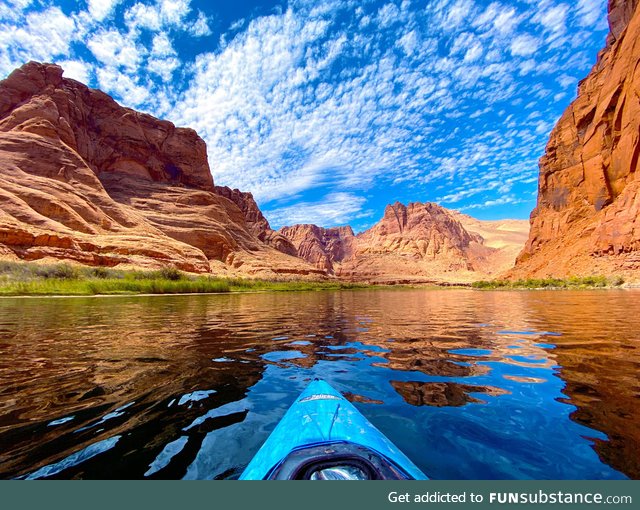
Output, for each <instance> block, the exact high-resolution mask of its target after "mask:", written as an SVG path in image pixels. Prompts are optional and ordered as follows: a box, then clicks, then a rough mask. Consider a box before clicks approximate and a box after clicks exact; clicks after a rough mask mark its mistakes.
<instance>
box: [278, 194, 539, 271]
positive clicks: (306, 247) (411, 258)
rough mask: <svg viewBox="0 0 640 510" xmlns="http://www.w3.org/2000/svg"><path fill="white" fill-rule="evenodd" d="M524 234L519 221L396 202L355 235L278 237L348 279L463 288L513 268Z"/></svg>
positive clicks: (317, 232)
mask: <svg viewBox="0 0 640 510" xmlns="http://www.w3.org/2000/svg"><path fill="white" fill-rule="evenodd" d="M527 231H528V225H527V224H526V222H522V221H521V222H518V221H507V222H481V221H478V220H474V219H473V218H471V217H469V216H465V215H461V214H459V213H456V212H453V211H449V210H447V209H445V208H443V207H440V206H439V205H436V204H432V203H411V204H409V205H404V204H401V203H395V204H393V205H389V206H387V208H386V210H385V213H384V217H383V218H382V219H381V220H380V221H379V222H378V223H377V224H376V225H374V226H373V227H372V228H371V229H369V230H367V231H365V232H362V233H360V234H358V235H355V234H354V232H353V230H352V229H351V227H341V228H332V229H324V228H320V227H317V226H315V225H295V226H293V227H285V228H282V229H281V230H280V231H279V232H280V233H281V234H282V235H284V236H285V237H287V238H289V239H290V241H291V242H292V243H293V245H294V246H295V248H296V250H297V255H298V256H299V257H302V258H303V259H304V260H306V261H308V262H310V263H312V264H314V265H315V266H316V267H318V268H320V269H323V270H325V271H327V272H329V273H332V274H335V275H336V276H338V277H340V278H343V279H346V280H353V281H368V282H374V283H428V282H436V283H441V282H460V283H461V282H468V281H474V280H478V279H480V278H482V277H485V276H488V275H492V274H499V273H500V272H502V271H505V270H507V269H509V268H511V267H512V265H513V263H514V259H515V255H516V253H517V251H519V250H520V249H521V247H522V245H523V243H524V239H525V238H526V232H527ZM498 238H499V239H500V240H499V241H498Z"/></svg>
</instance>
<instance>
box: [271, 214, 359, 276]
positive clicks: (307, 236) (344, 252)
mask: <svg viewBox="0 0 640 510" xmlns="http://www.w3.org/2000/svg"><path fill="white" fill-rule="evenodd" d="M279 233H280V234H281V235H282V236H284V237H285V238H287V239H289V240H290V241H291V243H292V244H293V246H294V248H295V254H296V255H297V256H298V257H301V258H302V259H304V260H306V261H307V262H310V263H311V264H313V265H314V266H315V267H317V268H319V269H322V270H323V271H327V272H328V273H331V274H333V273H334V262H341V261H342V260H344V259H345V258H346V257H348V255H350V254H351V245H352V244H353V242H354V241H355V236H354V234H353V230H352V228H351V227H337V228H322V227H317V226H316V225H295V226H293V227H283V228H281V229H280V230H279Z"/></svg>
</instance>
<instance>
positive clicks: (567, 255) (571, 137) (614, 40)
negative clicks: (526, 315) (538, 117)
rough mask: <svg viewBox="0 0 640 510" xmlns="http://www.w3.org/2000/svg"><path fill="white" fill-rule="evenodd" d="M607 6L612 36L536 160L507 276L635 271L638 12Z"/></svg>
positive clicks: (639, 196) (619, 3)
mask: <svg viewBox="0 0 640 510" xmlns="http://www.w3.org/2000/svg"><path fill="white" fill-rule="evenodd" d="M638 3H639V2H638V0H611V1H610V2H609V25H610V34H609V36H608V38H607V43H606V47H605V49H604V50H603V51H602V52H601V53H600V54H599V56H598V62H597V64H596V65H595V66H594V68H593V70H592V71H591V73H590V74H589V76H588V77H587V78H586V79H585V80H583V81H582V82H581V83H580V85H579V88H578V97H577V99H576V100H575V101H574V102H573V104H571V106H570V107H569V108H568V109H567V111H566V112H565V113H564V115H563V116H562V118H561V119H560V121H559V122H558V124H557V126H556V127H555V129H554V130H553V132H552V134H551V138H550V140H549V144H548V145H547V148H546V152H545V155H544V156H543V157H542V159H541V161H540V180H539V197H538V204H537V207H536V209H535V210H534V212H533V213H532V216H531V233H530V236H529V239H528V241H527V243H526V246H525V248H524V250H523V251H522V253H521V254H520V255H519V257H518V261H517V265H516V268H515V269H514V271H512V272H511V273H510V274H511V276H512V277H523V276H536V277H547V276H559V277H566V276H570V275H590V274H605V275H614V274H615V275H620V276H623V277H625V278H628V279H631V280H637V279H638V270H639V269H640V175H639V172H638V171H637V170H638V159H639V156H640V9H639V8H638Z"/></svg>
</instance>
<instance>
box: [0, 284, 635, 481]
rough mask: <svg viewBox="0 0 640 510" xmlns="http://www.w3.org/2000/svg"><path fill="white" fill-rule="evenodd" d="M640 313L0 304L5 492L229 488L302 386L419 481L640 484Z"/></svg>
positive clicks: (273, 303)
mask: <svg viewBox="0 0 640 510" xmlns="http://www.w3.org/2000/svg"><path fill="white" fill-rule="evenodd" d="M639 298H640V291H634V290H616V291H613V290H612V291H576V292H573V291H556V292H553V291H548V292H547V291H520V292H506V291H498V292H484V291H472V290H468V291H467V290H442V291H440V290H372V291H368V290H367V291H363V290H358V291H342V292H303V293H266V294H245V295H239V294H232V295H216V296H172V297H164V296H159V297H112V298H70V299H2V300H0V478H16V477H22V478H47V477H49V478H63V479H67V478H89V479H96V478H98V479H113V478H116V479H123V478H124V479H139V478H149V479H153V478H169V479H176V478H178V479H181V478H186V479H226V478H237V477H238V476H239V474H240V473H241V472H242V469H243V468H244V467H245V466H246V465H247V464H248V462H249V461H250V460H251V458H252V456H253V455H254V454H255V452H256V451H257V450H258V448H259V447H260V445H261V444H262V442H263V441H264V440H265V439H266V437H267V436H268V434H269V433H270V431H271V430H273V428H274V427H275V425H276V424H277V422H278V420H279V419H280V418H281V417H282V416H283V415H284V413H285V411H286V410H287V408H288V407H289V405H290V404H291V403H292V402H293V400H294V399H295V398H296V397H297V395H298V394H299V393H300V392H301V391H302V390H303V389H304V387H305V386H306V385H307V384H308V382H309V381H310V380H312V379H313V378H316V377H319V378H323V379H326V380H327V381H328V382H329V383H330V384H332V385H333V386H334V387H335V388H336V389H337V390H339V391H341V392H342V393H343V394H345V395H346V396H347V397H348V398H349V399H350V400H351V401H352V402H354V403H355V405H356V407H358V409H359V410H360V411H361V412H362V413H363V414H364V415H365V416H366V417H367V418H368V419H369V420H370V421H371V422H373V423H374V424H375V425H376V426H377V427H378V428H379V429H380V430H382V431H383V432H384V433H385V434H386V435H387V436H388V437H389V438H390V439H391V440H392V441H393V442H394V443H395V444H396V445H397V446H398V447H399V448H400V449H401V450H403V451H404V452H405V453H406V454H407V455H408V456H409V457H410V458H411V459H412V460H413V461H414V462H415V463H416V464H417V465H418V466H419V467H420V468H421V469H422V470H423V471H424V472H425V473H426V474H427V475H428V476H429V477H431V478H435V479H494V478H501V479H502V478H516V479H526V478H534V479H616V478H627V477H629V478H640V456H639V455H638V452H639V451H640V377H639V376H640V349H639V348H640V333H639V330H640V328H639V325H640V299H639Z"/></svg>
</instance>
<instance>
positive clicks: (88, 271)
mask: <svg viewBox="0 0 640 510" xmlns="http://www.w3.org/2000/svg"><path fill="white" fill-rule="evenodd" d="M624 283H625V282H624V280H623V279H622V278H606V277H604V276H591V277H586V278H569V279H566V280H560V279H555V278H549V279H544V280H540V279H528V280H516V281H509V280H492V281H479V282H475V283H473V284H472V285H471V287H472V288H474V289H480V290H497V289H504V290H506V289H585V288H589V289H591V288H616V287H620V286H622V285H623V284H624ZM374 287H379V286H376V285H368V284H365V283H349V282H340V281H326V282H318V281H288V280H282V281H268V280H251V279H241V278H220V277H213V276H208V275H207V276H203V275H200V276H198V275H191V274H187V273H183V272H181V271H178V270H176V269H172V268H168V269H162V270H159V271H134V270H121V269H109V268H103V267H95V268H91V267H85V266H77V265H71V264H66V263H60V264H52V265H42V264H37V263H29V262H1V261H0V296H97V295H118V294H124V295H126V294H213V293H227V292H260V291H306V290H349V289H367V288H374ZM399 287H407V286H406V285H404V286H399ZM430 287H434V285H430ZM460 287H468V286H460Z"/></svg>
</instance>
